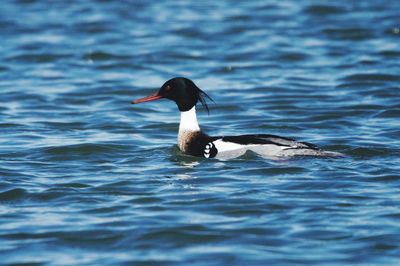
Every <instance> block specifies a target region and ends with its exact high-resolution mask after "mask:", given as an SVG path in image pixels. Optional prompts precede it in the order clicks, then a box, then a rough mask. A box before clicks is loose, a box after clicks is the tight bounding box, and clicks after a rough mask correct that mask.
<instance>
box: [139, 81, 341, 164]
mask: <svg viewBox="0 0 400 266" xmlns="http://www.w3.org/2000/svg"><path fill="white" fill-rule="evenodd" d="M204 95H205V96H207V97H208V95H207V94H205V93H204V92H203V91H201V90H200V89H199V88H198V87H197V86H196V85H195V84H194V83H193V82H192V81H191V80H188V79H185V78H174V79H171V80H169V81H167V82H166V83H165V84H164V85H163V86H162V87H161V89H160V90H159V91H158V92H157V93H156V94H153V95H150V96H148V97H145V98H142V99H138V100H136V101H133V102H132V103H135V104H136V103H140V102H146V101H153V100H157V99H161V98H168V99H171V100H173V101H175V102H176V104H177V105H178V108H179V110H180V111H181V119H180V124H179V133H178V147H179V149H180V150H181V151H182V152H183V153H185V154H189V155H192V156H198V157H205V158H220V159H230V158H235V157H239V156H241V155H243V154H244V153H246V151H249V150H250V151H253V152H255V153H257V154H260V155H261V156H263V157H266V158H281V157H290V156H320V157H338V156H341V154H340V153H336V152H329V151H322V150H320V149H318V148H317V147H316V146H314V145H312V144H309V143H306V142H298V141H295V140H293V139H290V138H284V137H279V136H275V135H266V134H257V135H241V136H218V137H211V136H208V135H207V134H205V133H203V132H202V131H201V129H200V126H199V124H198V122H197V116H196V103H197V101H198V100H200V101H201V103H202V104H203V105H205V107H206V108H207V105H206V104H205V101H204V98H203V97H204ZM207 110H208V108H207Z"/></svg>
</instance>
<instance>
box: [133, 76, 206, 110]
mask: <svg viewBox="0 0 400 266" xmlns="http://www.w3.org/2000/svg"><path fill="white" fill-rule="evenodd" d="M205 97H207V98H208V99H210V100H211V101H212V99H211V98H210V96H208V95H207V94H206V93H205V92H204V91H202V90H200V89H199V87H197V86H196V84H194V82H193V81H191V80H190V79H187V78H182V77H177V78H172V79H170V80H168V81H167V82H165V83H164V85H162V86H161V88H160V89H159V91H158V92H156V93H154V94H152V95H150V96H147V97H144V98H141V99H137V100H135V101H133V102H132V103H133V104H137V103H142V102H149V101H155V100H158V99H162V98H166V99H169V100H172V101H174V102H175V103H176V105H177V106H178V108H179V110H180V111H189V110H190V109H192V107H193V106H195V105H196V103H197V102H198V101H200V102H201V104H202V105H203V106H204V107H205V108H206V109H207V112H208V106H207V103H206V101H205V99H204V98H205Z"/></svg>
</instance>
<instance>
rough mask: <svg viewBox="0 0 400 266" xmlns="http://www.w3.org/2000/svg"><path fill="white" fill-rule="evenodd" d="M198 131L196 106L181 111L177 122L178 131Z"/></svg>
mask: <svg viewBox="0 0 400 266" xmlns="http://www.w3.org/2000/svg"><path fill="white" fill-rule="evenodd" d="M195 131H200V127H199V123H198V122H197V116H196V106H193V107H192V109H190V110H189V111H185V112H181V122H180V123H179V133H183V132H195Z"/></svg>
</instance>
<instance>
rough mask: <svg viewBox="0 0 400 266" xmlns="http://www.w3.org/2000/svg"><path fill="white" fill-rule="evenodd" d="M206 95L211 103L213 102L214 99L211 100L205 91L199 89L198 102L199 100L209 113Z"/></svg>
mask: <svg viewBox="0 0 400 266" xmlns="http://www.w3.org/2000/svg"><path fill="white" fill-rule="evenodd" d="M206 97H207V98H208V99H209V100H211V101H212V102H213V103H215V102H214V100H213V99H212V98H211V97H210V96H208V94H207V93H205V92H204V91H202V90H200V89H199V100H200V102H201V105H202V106H203V107H205V108H206V110H207V114H210V110H209V109H208V105H207V102H206V100H205V98H206Z"/></svg>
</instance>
